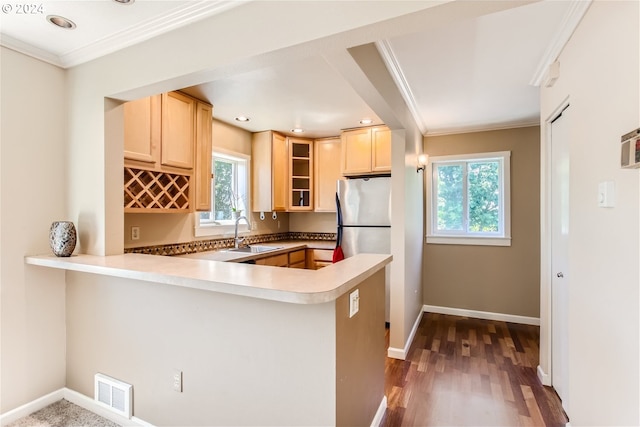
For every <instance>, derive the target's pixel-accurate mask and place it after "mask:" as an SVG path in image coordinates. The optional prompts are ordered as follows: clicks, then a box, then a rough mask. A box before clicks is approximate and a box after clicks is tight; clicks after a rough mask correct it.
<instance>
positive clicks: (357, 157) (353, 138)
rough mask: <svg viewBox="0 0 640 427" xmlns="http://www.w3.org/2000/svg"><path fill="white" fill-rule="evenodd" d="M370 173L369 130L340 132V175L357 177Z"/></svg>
mask: <svg viewBox="0 0 640 427" xmlns="http://www.w3.org/2000/svg"><path fill="white" fill-rule="evenodd" d="M370 172H371V128H363V129H354V130H348V131H344V132H342V173H343V174H344V175H359V174H367V173H370Z"/></svg>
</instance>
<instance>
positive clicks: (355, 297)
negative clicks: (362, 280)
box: [349, 289, 360, 318]
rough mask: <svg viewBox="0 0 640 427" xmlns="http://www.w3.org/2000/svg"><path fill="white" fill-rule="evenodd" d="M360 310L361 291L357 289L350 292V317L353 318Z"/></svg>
mask: <svg viewBox="0 0 640 427" xmlns="http://www.w3.org/2000/svg"><path fill="white" fill-rule="evenodd" d="M358 310H360V291H359V290H358V289H356V290H355V291H353V292H351V293H350V294H349V318H352V317H353V316H355V315H356V313H357V312H358Z"/></svg>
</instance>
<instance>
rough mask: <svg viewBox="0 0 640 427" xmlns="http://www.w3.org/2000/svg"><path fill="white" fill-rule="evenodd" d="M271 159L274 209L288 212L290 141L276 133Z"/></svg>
mask: <svg viewBox="0 0 640 427" xmlns="http://www.w3.org/2000/svg"><path fill="white" fill-rule="evenodd" d="M271 147H272V154H273V155H272V157H271V169H272V171H273V173H272V174H271V188H272V190H273V199H272V207H273V209H272V210H274V211H286V210H287V207H288V206H289V197H288V196H289V194H288V191H287V190H288V188H289V186H288V184H287V183H288V181H289V161H288V159H289V141H288V140H287V138H285V137H284V136H282V135H280V134H277V133H274V134H273V140H272V144H271Z"/></svg>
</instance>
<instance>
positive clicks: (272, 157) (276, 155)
mask: <svg viewBox="0 0 640 427" xmlns="http://www.w3.org/2000/svg"><path fill="white" fill-rule="evenodd" d="M288 165H289V144H288V140H287V138H285V137H284V136H283V135H280V134H278V133H275V132H272V131H264V132H257V133H254V134H253V136H252V138H251V208H252V210H253V211H254V212H273V211H286V210H287V208H288V206H289V203H288V197H287V195H288V179H289V167H288Z"/></svg>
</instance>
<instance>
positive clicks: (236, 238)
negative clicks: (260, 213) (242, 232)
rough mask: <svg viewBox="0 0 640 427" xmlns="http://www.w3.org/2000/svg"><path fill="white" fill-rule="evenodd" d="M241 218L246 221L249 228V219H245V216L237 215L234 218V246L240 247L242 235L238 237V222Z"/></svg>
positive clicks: (242, 239) (242, 240)
mask: <svg viewBox="0 0 640 427" xmlns="http://www.w3.org/2000/svg"><path fill="white" fill-rule="evenodd" d="M241 219H244V220H245V221H246V222H247V225H248V226H249V228H251V223H250V222H249V220H248V219H247V217H246V216H239V217H238V218H237V219H236V232H235V237H234V240H233V241H234V242H235V248H236V249H237V248H239V247H240V243H242V242H244V239H245V238H244V237H242V238H238V223H239V222H240V220H241Z"/></svg>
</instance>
